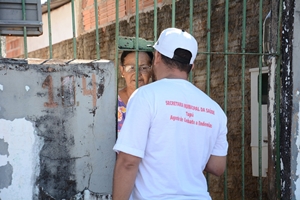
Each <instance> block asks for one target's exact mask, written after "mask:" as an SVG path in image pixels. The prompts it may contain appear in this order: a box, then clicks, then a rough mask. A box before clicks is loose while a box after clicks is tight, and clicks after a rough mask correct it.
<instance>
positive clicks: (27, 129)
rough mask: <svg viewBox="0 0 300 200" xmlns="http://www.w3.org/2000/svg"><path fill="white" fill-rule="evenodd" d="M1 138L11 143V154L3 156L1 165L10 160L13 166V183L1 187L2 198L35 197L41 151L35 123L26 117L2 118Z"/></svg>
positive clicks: (0, 197)
mask: <svg viewBox="0 0 300 200" xmlns="http://www.w3.org/2000/svg"><path fill="white" fill-rule="evenodd" d="M0 138H1V139H4V142H7V143H8V144H9V145H8V152H9V155H8V156H2V157H1V160H2V158H4V159H3V162H1V163H0V165H1V166H3V165H5V164H6V163H7V162H9V163H10V164H11V165H12V168H13V173H12V181H11V185H9V186H8V187H5V188H3V189H0V199H3V200H5V199H12V200H13V199H16V200H17V199H20V200H21V199H24V200H25V199H33V191H34V190H35V188H34V180H35V176H36V175H37V174H36V173H38V172H39V168H38V166H36V165H37V163H38V159H39V155H38V152H39V151H40V150H39V148H40V145H37V144H39V143H40V142H38V141H37V139H36V136H35V134H34V127H33V124H32V123H31V122H29V121H27V120H26V119H24V118H22V119H15V120H13V121H9V120H4V119H0ZM16 191H17V192H16Z"/></svg>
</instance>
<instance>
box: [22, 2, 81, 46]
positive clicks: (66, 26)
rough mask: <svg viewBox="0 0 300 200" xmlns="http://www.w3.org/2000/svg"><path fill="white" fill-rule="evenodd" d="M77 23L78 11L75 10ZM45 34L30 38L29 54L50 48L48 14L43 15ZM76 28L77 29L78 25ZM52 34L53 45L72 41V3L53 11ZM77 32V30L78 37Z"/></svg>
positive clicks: (28, 40) (28, 42) (28, 41)
mask: <svg viewBox="0 0 300 200" xmlns="http://www.w3.org/2000/svg"><path fill="white" fill-rule="evenodd" d="M74 16H75V22H76V9H75V13H74ZM42 21H43V34H42V35H41V36H38V37H28V38H27V44H28V52H32V51H35V50H38V49H41V48H44V47H47V46H49V29H48V13H44V14H43V15H42ZM75 28H76V29H77V27H76V25H75ZM51 32H52V44H56V43H59V42H61V41H64V40H67V39H70V38H72V37H73V27H72V6H71V3H68V4H65V5H63V6H61V7H59V8H57V9H55V10H53V11H51ZM76 33H77V30H75V36H76Z"/></svg>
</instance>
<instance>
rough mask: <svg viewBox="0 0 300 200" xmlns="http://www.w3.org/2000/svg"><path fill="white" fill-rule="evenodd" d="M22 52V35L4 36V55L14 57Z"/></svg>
mask: <svg viewBox="0 0 300 200" xmlns="http://www.w3.org/2000/svg"><path fill="white" fill-rule="evenodd" d="M23 53H24V39H23V37H14V36H10V37H6V57H7V58H16V57H19V56H20V55H22V54H23Z"/></svg>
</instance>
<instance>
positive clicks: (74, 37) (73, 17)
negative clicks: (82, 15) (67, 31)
mask: <svg viewBox="0 0 300 200" xmlns="http://www.w3.org/2000/svg"><path fill="white" fill-rule="evenodd" d="M71 2H72V27H73V54H74V55H73V56H74V59H76V58H77V52H76V50H77V47H76V34H75V11H74V10H75V9H74V0H72V1H71Z"/></svg>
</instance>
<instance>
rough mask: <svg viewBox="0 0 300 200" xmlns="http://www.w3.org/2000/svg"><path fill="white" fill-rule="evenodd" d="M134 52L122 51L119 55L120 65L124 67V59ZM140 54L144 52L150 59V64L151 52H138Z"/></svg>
mask: <svg viewBox="0 0 300 200" xmlns="http://www.w3.org/2000/svg"><path fill="white" fill-rule="evenodd" d="M134 52H135V51H123V53H122V54H121V65H122V66H123V65H124V60H125V58H126V56H127V55H128V54H130V53H134ZM140 52H145V53H147V55H148V56H149V58H150V63H151V64H152V59H153V53H152V52H151V51H140Z"/></svg>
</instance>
